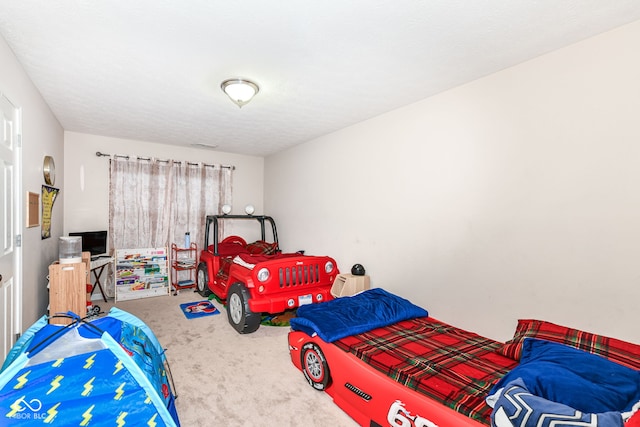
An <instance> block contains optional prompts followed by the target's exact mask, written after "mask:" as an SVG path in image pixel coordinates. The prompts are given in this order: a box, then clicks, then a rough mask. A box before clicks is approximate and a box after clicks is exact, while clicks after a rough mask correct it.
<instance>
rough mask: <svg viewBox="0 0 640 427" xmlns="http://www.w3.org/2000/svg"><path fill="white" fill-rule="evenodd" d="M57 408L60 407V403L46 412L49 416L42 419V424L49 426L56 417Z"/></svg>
mask: <svg viewBox="0 0 640 427" xmlns="http://www.w3.org/2000/svg"><path fill="white" fill-rule="evenodd" d="M58 406H60V403H56V404H55V405H53V407H51V409H49V410H48V411H47V414H49V416H48V417H47V418H45V419H44V422H45V423H46V424H51V423H52V422H53V419H54V418H55V417H56V415H58Z"/></svg>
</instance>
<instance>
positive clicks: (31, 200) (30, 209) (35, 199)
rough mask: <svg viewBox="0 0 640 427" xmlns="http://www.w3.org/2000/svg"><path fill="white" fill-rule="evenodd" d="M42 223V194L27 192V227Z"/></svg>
mask: <svg viewBox="0 0 640 427" xmlns="http://www.w3.org/2000/svg"><path fill="white" fill-rule="evenodd" d="M39 225H40V195H39V194H38V193H32V192H30V191H28V192H27V228H31V227H38V226H39Z"/></svg>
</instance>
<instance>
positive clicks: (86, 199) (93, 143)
mask: <svg viewBox="0 0 640 427" xmlns="http://www.w3.org/2000/svg"><path fill="white" fill-rule="evenodd" d="M64 147H65V150H64V156H65V164H66V167H65V169H64V175H65V182H66V183H67V189H68V194H67V197H66V198H65V217H64V233H65V234H67V233H69V232H72V231H92V230H107V229H108V228H109V158H107V157H97V156H96V152H98V151H99V152H101V153H107V154H111V155H114V154H119V155H134V156H142V157H156V158H159V159H174V160H188V161H194V162H196V161H198V162H200V161H201V162H205V163H215V164H223V165H233V166H235V167H236V169H235V171H234V172H233V178H232V179H233V211H232V212H233V213H243V212H244V206H246V205H247V204H253V205H254V206H255V207H256V213H262V209H263V193H264V188H263V175H264V159H263V158H262V157H255V156H245V155H239V154H231V153H223V152H218V151H210V150H199V149H196V148H190V147H176V146H171V145H166V144H157V143H151V142H144V141H134V140H129V139H119V138H109V137H104V136H97V135H88V134H83V133H76V132H65V136H64ZM82 169H84V189H82V188H81V186H80V183H81V170H82ZM211 213H212V214H213V213H215V212H211ZM198 244H200V242H198Z"/></svg>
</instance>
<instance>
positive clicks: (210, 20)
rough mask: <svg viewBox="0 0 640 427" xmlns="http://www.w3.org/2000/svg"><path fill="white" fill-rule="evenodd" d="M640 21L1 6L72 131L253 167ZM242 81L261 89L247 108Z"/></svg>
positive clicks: (517, 6) (534, 9)
mask: <svg viewBox="0 0 640 427" xmlns="http://www.w3.org/2000/svg"><path fill="white" fill-rule="evenodd" d="M638 19H640V1H638V0H526V1H525V0H519V1H514V0H465V1H463V0H324V1H303V0H273V1H266V0H234V1H228V0H227V1H218V0H135V1H133V0H105V1H95V0H0V34H1V35H2V36H3V37H4V38H5V40H6V41H7V42H8V44H9V45H10V46H11V48H12V49H13V51H14V52H15V54H16V56H17V58H18V60H19V61H20V62H21V64H22V65H23V67H24V69H25V70H26V72H27V74H28V75H29V76H30V77H31V79H32V80H33V82H34V83H35V85H36V86H37V87H38V89H39V90H40V92H41V93H42V95H43V97H44V99H45V100H46V101H47V103H48V104H49V105H50V107H51V109H52V110H53V112H54V114H55V115H56V116H57V118H58V120H59V121H60V123H61V124H62V126H63V127H64V128H65V129H66V130H69V131H75V132H83V133H90V134H96V135H106V136H113V137H120V138H131V139H137V140H144V141H152V142H160V143H166V144H176V145H191V144H207V145H215V146H217V147H218V148H217V149H218V150H220V151H226V152H233V153H241V154H250V155H257V156H267V155H269V154H273V153H276V152H278V151H280V150H283V149H285V148H287V147H291V146H293V145H296V144H300V143H303V142H306V141H308V140H310V139H313V138H315V137H318V136H321V135H324V134H327V133H330V132H333V131H336V130H338V129H341V128H344V127H346V126H349V125H351V124H354V123H357V122H359V121H362V120H365V119H368V118H371V117H373V116H376V115H378V114H381V113H384V112H386V111H389V110H392V109H394V108H397V107H400V106H403V105H406V104H409V103H412V102H415V101H418V100H420V99H423V98H426V97H428V96H430V95H433V94H436V93H438V92H441V91H443V90H446V89H449V88H452V87H455V86H457V85H460V84H463V83H465V82H468V81H471V80H474V79H477V78H479V77H482V76H485V75H487V74H490V73H493V72H495V71H498V70H501V69H504V68H506V67H509V66H512V65H515V64H518V63H520V62H523V61H526V60H528V59H531V58H533V57H536V56H539V55H541V54H544V53H546V52H549V51H552V50H555V49H558V48H561V47H563V46H566V45H569V44H571V43H575V42H577V41H580V40H582V39H585V38H588V37H591V36H594V35H596V34H598V33H601V32H603V31H607V30H609V29H612V28H615V27H617V26H620V25H623V24H626V23H629V22H632V21H634V20H638ZM230 77H246V78H250V79H252V80H254V81H255V82H257V83H258V84H259V85H260V93H259V94H258V95H257V96H256V97H255V98H254V99H253V101H251V102H250V103H249V104H248V105H246V106H244V107H243V108H242V109H239V108H238V107H237V106H236V105H235V104H233V103H232V102H231V101H230V100H229V99H228V98H227V97H226V95H224V93H223V92H222V91H221V90H220V83H221V82H222V80H224V79H227V78H230ZM0 83H1V82H0Z"/></svg>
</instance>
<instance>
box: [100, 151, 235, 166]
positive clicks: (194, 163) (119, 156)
mask: <svg viewBox="0 0 640 427" xmlns="http://www.w3.org/2000/svg"><path fill="white" fill-rule="evenodd" d="M96 156H97V157H109V158H111V154H106V153H101V152H100V151H96ZM113 158H114V159H116V158H120V159H127V160H129V156H127V155H122V154H114V155H113ZM136 158H137V159H138V160H147V161H151V157H138V156H136ZM156 161H157V162H163V163H169V162H170V161H171V160H169V159H166V160H165V159H156ZM176 162H178V163H179V164H181V163H182V161H176ZM185 163H186V164H187V165H192V166H197V165H199V164H200V163H196V162H189V161H185ZM203 165H204V166H210V167H216V166H220V167H221V168H223V169H231V170H236V167H235V166H233V165H213V164H209V163H203Z"/></svg>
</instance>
